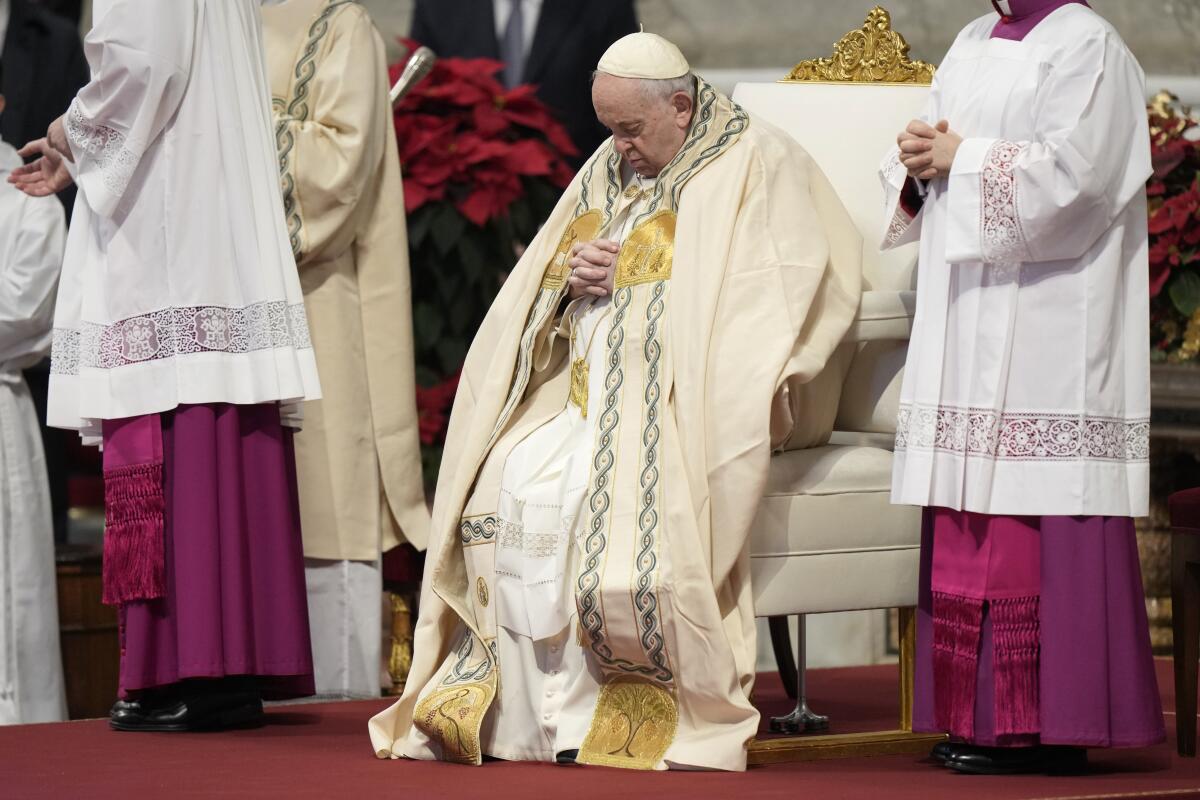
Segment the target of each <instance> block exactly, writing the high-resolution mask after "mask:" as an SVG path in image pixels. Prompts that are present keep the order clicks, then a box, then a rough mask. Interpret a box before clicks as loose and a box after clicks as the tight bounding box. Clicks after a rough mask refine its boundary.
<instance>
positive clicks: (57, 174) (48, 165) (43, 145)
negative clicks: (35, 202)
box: [8, 138, 72, 197]
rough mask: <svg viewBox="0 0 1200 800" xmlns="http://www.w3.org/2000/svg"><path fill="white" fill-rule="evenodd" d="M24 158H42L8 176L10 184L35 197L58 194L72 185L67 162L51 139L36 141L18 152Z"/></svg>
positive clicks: (18, 168)
mask: <svg viewBox="0 0 1200 800" xmlns="http://www.w3.org/2000/svg"><path fill="white" fill-rule="evenodd" d="M17 152H18V153H19V154H20V155H21V157H22V158H29V157H30V156H40V157H39V158H38V159H37V160H36V161H33V162H31V163H29V164H22V165H21V166H19V167H17V168H16V169H14V170H13V171H12V172H10V173H9V174H8V182H9V183H11V184H12V185H14V186H16V187H17V188H18V189H20V190H21V191H22V192H24V193H25V194H27V195H31V196H33V197H46V196H48V195H52V194H58V193H59V192H61V191H62V190H63V189H65V188H67V187H68V186H70V185H71V183H72V179H71V173H70V172H68V171H67V165H66V160H65V159H64V158H63V155H62V153H60V152H59V151H58V150H56V149H55V148H54V147H53V146H52V145H51V144H50V141H49V139H44V138H43V139H35V140H34V141H32V142H30V143H29V144H27V145H25V146H24V147H22V148H21V149H20V150H18V151H17Z"/></svg>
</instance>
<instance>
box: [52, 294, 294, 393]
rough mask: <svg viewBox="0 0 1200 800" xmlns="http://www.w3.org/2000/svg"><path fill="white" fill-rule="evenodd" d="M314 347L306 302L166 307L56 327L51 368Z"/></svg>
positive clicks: (68, 370)
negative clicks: (118, 318)
mask: <svg viewBox="0 0 1200 800" xmlns="http://www.w3.org/2000/svg"><path fill="white" fill-rule="evenodd" d="M282 347H291V348H293V349H295V350H303V349H307V348H310V347H312V341H311V339H310V338H309V331H308V319H307V318H306V317H305V314H304V304H303V303H296V304H295V305H289V304H288V303H286V302H285V301H282V300H278V301H271V302H263V303H255V304H253V305H249V306H244V307H242V308H227V307H222V306H191V307H187V308H166V309H162V310H161V311H154V312H151V313H149V314H141V315H139V316H136V317H129V318H128V319H124V320H121V321H119V322H114V323H112V324H110V325H99V324H95V323H83V325H82V326H81V327H80V328H78V329H75V328H56V329H55V330H54V343H53V345H52V348H51V355H50V361H51V366H50V370H51V372H53V373H56V374H59V375H77V374H78V373H79V370H80V369H81V368H88V369H116V368H117V367H124V366H128V365H130V364H138V363H141V362H144V361H156V360H161V359H164V358H173V357H175V356H181V355H190V354H193V353H205V352H219V353H251V352H255V351H258V350H271V349H276V348H282Z"/></svg>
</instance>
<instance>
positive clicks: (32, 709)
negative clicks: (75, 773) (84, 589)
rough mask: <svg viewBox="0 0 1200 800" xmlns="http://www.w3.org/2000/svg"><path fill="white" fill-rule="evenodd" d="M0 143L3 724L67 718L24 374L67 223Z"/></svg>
mask: <svg viewBox="0 0 1200 800" xmlns="http://www.w3.org/2000/svg"><path fill="white" fill-rule="evenodd" d="M20 165H21V157H20V156H18V155H17V152H16V150H14V149H13V148H12V147H10V146H9V145H8V144H5V143H3V142H0V725H9V724H15V723H29V722H54V721H58V720H62V719H65V718H66V711H67V708H66V695H65V694H64V689H63V671H62V658H61V656H60V654H59V645H58V600H57V593H56V591H55V576H54V526H53V523H52V521H51V515H50V487H49V485H48V484H47V482H46V459H45V456H44V455H43V453H42V437H41V433H40V431H39V429H38V421H37V412H36V411H35V410H34V407H33V400H32V399H31V398H30V395H29V387H28V386H26V385H25V379H24V378H22V377H21V370H22V368H24V367H28V366H30V365H32V364H35V363H37V362H38V361H39V360H40V359H41V358H42V357H43V356H44V355H45V354H46V353H47V352H48V351H49V349H50V324H51V319H52V317H53V309H54V288H55V286H56V285H57V284H58V272H59V268H60V266H61V265H62V253H63V242H64V240H65V238H66V221H65V219H64V216H63V211H62V206H61V205H60V204H59V203H58V201H57V200H56V199H55V198H53V197H43V198H33V197H29V196H27V195H25V194H23V193H22V192H21V191H19V190H18V189H16V188H15V187H13V186H11V185H9V184H8V183H7V182H6V181H5V179H6V178H7V177H8V173H9V172H11V171H12V170H13V169H14V168H15V167H18V166H20Z"/></svg>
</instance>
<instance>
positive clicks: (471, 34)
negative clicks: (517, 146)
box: [409, 0, 637, 166]
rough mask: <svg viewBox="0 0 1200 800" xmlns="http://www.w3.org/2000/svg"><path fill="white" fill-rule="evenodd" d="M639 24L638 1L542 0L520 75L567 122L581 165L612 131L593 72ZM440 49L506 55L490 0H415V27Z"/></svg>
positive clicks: (465, 55) (426, 42) (479, 55)
mask: <svg viewBox="0 0 1200 800" xmlns="http://www.w3.org/2000/svg"><path fill="white" fill-rule="evenodd" d="M636 30H637V17H636V15H635V13H634V8H633V0H590V1H589V0H543V1H542V8H541V14H540V16H539V17H538V24H537V33H536V34H535V35H534V37H533V45H532V47H531V48H530V50H529V56H528V57H527V58H526V60H525V69H524V75H523V77H522V80H523V81H524V82H525V83H533V84H537V87H538V92H537V94H538V97H539V98H540V99H541V100H542V102H544V103H545V104H546V105H548V106H549V107H550V109H551V110H552V111H553V112H554V114H555V115H556V116H557V117H558V118H559V119H560V120H561V121H562V122H563V124H565V125H566V126H567V132H568V133H570V134H571V139H572V141H574V142H575V146H576V147H578V148H579V151H580V155H579V157H578V158H576V159H575V160H574V163H575V166H579V165H580V164H581V163H582V162H583V160H584V159H585V158H587V157H588V156H590V155H591V154H592V151H593V150H595V149H596V147H598V146H599V144H600V142H602V141H604V139H605V138H607V137H608V135H609V134H608V131H607V130H606V129H605V127H604V126H603V125H601V124H600V123H599V121H597V120H596V112H595V111H594V110H593V109H592V92H591V78H592V71H593V70H594V69H596V62H597V61H599V60H600V56H601V55H603V54H604V51H605V50H607V49H608V46H609V45H610V44H612V43H613V42H615V41H616V40H617V39H620V38H621V37H622V36H624V35H626V34H628V33H633V32H635V31H636ZM409 35H410V36H411V37H412V38H413V39H416V40H417V41H418V42H420V43H421V44H424V45H427V46H428V47H429V48H431V49H432V50H433V51H434V52H435V53H437V54H438V56H442V57H450V56H457V57H460V58H494V59H497V60H499V59H500V44H499V43H498V42H497V40H496V16H495V10H494V9H493V7H492V0H417V2H416V6H415V7H414V8H413V22H412V32H411V33H410V34H409Z"/></svg>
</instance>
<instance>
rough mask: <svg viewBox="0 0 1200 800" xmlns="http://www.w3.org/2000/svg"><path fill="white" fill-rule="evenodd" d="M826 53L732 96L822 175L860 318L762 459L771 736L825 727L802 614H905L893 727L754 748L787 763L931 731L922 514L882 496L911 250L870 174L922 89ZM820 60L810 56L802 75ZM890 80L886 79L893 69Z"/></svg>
mask: <svg viewBox="0 0 1200 800" xmlns="http://www.w3.org/2000/svg"><path fill="white" fill-rule="evenodd" d="M880 11H881V10H880V9H876V10H875V11H872V12H871V16H869V17H868V22H867V25H865V26H864V28H863V29H862V30H861V31H852V32H851V33H850V34H847V38H854V37H856V35H857V40H858V44H855V43H851V44H850V45H847V44H846V42H847V39H843V40H842V42H839V44H838V50H837V53H835V58H834V59H833V60H832V62H833V64H832V67H833V68H836V67H837V66H838V64H837V61H838V55H837V54H838V53H842V52H843V50H844V49H845V48H847V47H850V48H857V50H858V51H862V50H866V51H867V52H866V55H867V56H869V55H871V54H872V52H873V51H872V47H871V45H872V43H871V42H868V43H867V46H866V47H865V48H864V47H862V46H861V45H862V41H863V39H864V38H865V37H867V36H869V35H870V34H872V33H875V34H879V33H880V32H881V31H882V30H883V29H886V31H887V33H888V34H891V31H890V26H889V25H888V20H887V19H886V12H882V13H883V15H884V17H883V19H882V27H881V20H880V17H879V14H878V13H877V12H880ZM898 38H899V37H898V36H896V35H895V34H891V37H888V38H887V39H886V41H882V42H881V41H880V40H879V39H876V40H875V41H874V47H875V49H880V48H886V47H888V46H889V45H888V42H892V43H895V41H896V40H897V39H898ZM902 41H903V40H900V43H901V44H902ZM904 49H907V46H906V45H905V46H904ZM822 61H825V62H826V67H827V69H826V74H825V76H822V77H825V78H826V80H824V81H820V82H815V81H804V82H778V83H742V84H739V85H738V86H737V88H736V90H735V91H734V95H733V99H734V100H735V101H736V102H738V103H740V104H741V105H742V106H743V107H745V108H746V109H747V110H748V111H750V113H751V114H753V115H755V116H756V117H758V118H760V119H764V120H767V121H768V122H770V123H772V124H774V125H776V126H778V127H780V128H783V129H784V130H785V131H787V132H788V133H790V134H791V135H792V136H794V137H795V138H796V139H797V140H798V141H799V142H800V144H801V145H803V146H804V148H805V149H806V150H807V151H808V153H809V154H810V155H811V156H812V157H813V158H814V160H815V161H816V162H817V164H818V165H819V166H820V167H821V169H822V170H823V171H824V173H825V174H826V176H828V178H829V180H830V182H831V183H832V184H833V187H834V189H835V190H836V191H837V193H838V195H839V196H840V197H841V200H842V202H843V204H844V205H845V206H846V208H847V210H848V211H849V213H850V215H851V217H852V218H853V219H854V222H855V223H856V225H857V226H858V228H859V232H860V234H861V235H862V239H863V299H862V304H861V307H860V311H859V315H858V319H857V320H856V322H855V323H854V325H853V326H852V328H851V330H850V332H849V334H848V335H847V337H846V340H845V341H844V342H843V344H842V346H841V347H840V348H839V349H838V351H836V352H835V354H834V356H833V358H831V359H830V362H829V364H828V366H827V367H826V369H825V370H824V372H822V374H821V375H819V376H818V377H817V378H816V379H815V380H813V381H812V382H810V383H809V384H807V385H804V386H794V387H791V388H792V395H793V399H792V402H793V403H794V404H795V414H794V416H795V417H796V419H797V420H798V429H797V431H796V432H795V433H794V434H793V437H792V439H791V440H790V441H789V442H788V444H787V445H785V449H784V451H783V452H781V453H778V454H777V455H775V456H774V457H773V459H772V464H771V471H770V476H769V478H768V487H767V491H766V495H765V497H764V498H763V500H762V503H761V505H760V507H759V511H758V516H757V519H756V521H755V523H754V527H753V528H752V532H751V564H752V567H751V569H752V576H753V587H754V600H755V613H756V614H757V615H758V616H760V617H770V618H772V626H771V627H772V638H773V639H774V640H775V644H776V654H777V659H779V658H780V657H782V656H783V655H785V654H786V653H787V649H786V646H785V647H780V644H781V642H783V641H786V639H787V617H788V615H798V616H799V617H800V625H799V635H798V643H797V659H796V665H797V686H796V688H797V691H796V695H797V709H796V711H795V712H793V714H792V715H789V716H788V717H781V718H776V719H774V720H772V727H773V729H774V730H777V731H780V732H786V733H795V732H803V731H813V730H820V729H823V728H824V727H825V719H824V718H823V717H820V716H818V715H816V714H814V713H812V712H810V711H809V710H808V708H807V703H806V697H805V692H804V666H805V655H804V649H805V643H804V639H805V628H804V624H803V619H804V615H806V614H816V613H822V612H831V611H850V610H858V609H882V608H901V609H902V611H901V629H902V632H901V639H902V642H901V651H902V652H901V661H902V670H901V672H902V675H901V682H902V687H901V719H900V721H899V722H900V724H899V726H898V730H896V731H891V732H879V733H878V734H871V735H865V736H862V737H858V738H857V739H854V740H853V741H850V740H847V739H846V737H812V736H809V737H802V738H796V739H791V740H782V741H781V740H778V739H771V740H763V741H760V742H757V743H756V745H755V747H753V748H752V749H751V760H752V761H756V760H757V761H772V760H782V759H786V758H787V757H788V756H787V755H786V753H787V752H788V750H789V748H792V749H796V748H801V747H806V746H807V747H811V746H813V745H816V746H817V747H818V749H820V746H821V745H825V746H826V747H825V749H826V750H828V751H829V752H828V753H826V754H827V755H841V754H851V753H859V754H862V753H869V752H898V751H901V750H905V749H907V750H911V751H915V750H919V749H924V748H927V747H928V746H929V743H928V737H918V736H914V735H913V734H911V732H909V731H910V729H911V679H912V674H911V671H912V647H913V617H912V613H911V608H912V607H913V606H915V605H916V600H917V570H918V561H919V545H920V512H919V509H917V508H914V507H907V506H893V505H891V504H890V502H889V494H890V488H891V470H892V452H891V451H892V445H893V438H894V435H895V430H896V427H895V425H896V412H897V406H898V398H899V392H900V376H901V371H902V368H903V365H904V357H905V351H906V348H907V340H908V336H909V333H910V331H911V326H912V311H913V308H914V302H915V296H914V292H913V288H914V287H915V275H914V272H915V266H916V257H917V255H916V249H915V246H914V245H910V246H908V247H905V248H903V249H901V250H898V251H892V252H888V253H880V252H879V250H878V244H879V241H880V239H881V238H882V232H883V227H884V224H883V190H882V188H881V186H880V182H879V178H878V173H877V170H878V166H879V162H880V160H881V159H882V157H883V155H884V154H885V153H886V151H887V150H888V148H889V147H890V146H891V145H892V144H894V143H895V137H896V133H897V132H898V131H900V130H901V129H902V128H903V127H904V126H905V125H906V124H907V123H908V122H909V120H911V119H912V118H913V117H915V116H917V115H919V114H920V112H921V111H922V109H923V107H924V103H925V99H926V96H927V94H928V91H929V87H928V85H922V84H920V83H909V84H907V85H892V84H884V83H880V82H860V81H863V80H864V73H863V71H862V70H860V71H859V72H858V73H857V75H858V77H857V78H856V81H855V82H837V80H836V78H835V79H834V80H829V79H828V71H829V70H828V64H829V60H824V59H822ZM805 63H807V64H810V65H811V64H814V63H816V62H804V63H802V64H801V65H798V66H797V68H796V70H793V75H796V74H797V70H801V69H802V68H803V67H804V64H805ZM821 68H822V65H821V64H820V63H817V66H816V67H815V68H813V67H809V68H807V72H808V74H810V75H811V74H814V69H816V70H819V69H821ZM910 73H911V70H910ZM876 74H878V73H876ZM927 74H928V72H926V77H925V83H926V84H927V81H928V77H927ZM869 77H871V76H869V75H868V76H867V78H868V79H869ZM890 77H891V79H892V80H895V73H894V72H893V73H892V75H891V76H890ZM918 77H919V76H918ZM830 417H832V420H830ZM830 423H832V428H833V430H834V433H833V436H832V438H830V440H829V442H828V444H823V445H821V446H811V445H812V444H814V441H813V438H814V437H816V443H817V444H820V441H821V439H822V438H823V437H822V435H821V434H822V433H823V431H828V430H829V425H830ZM800 428H803V429H802V430H801V429H800ZM797 447H799V448H801V449H795V448H797ZM781 620H782V624H780V621H781ZM781 651H782V652H781ZM787 660H790V659H787ZM782 672H783V671H781V673H782ZM825 739H837V740H838V742H837V746H836V747H833V748H832V749H830V745H831V743H830V742H823V741H821V740H825ZM793 755H794V756H795V755H797V754H795V753H794V754H793ZM800 757H813V755H812V753H811V752H810V753H808V754H804V755H800Z"/></svg>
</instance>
